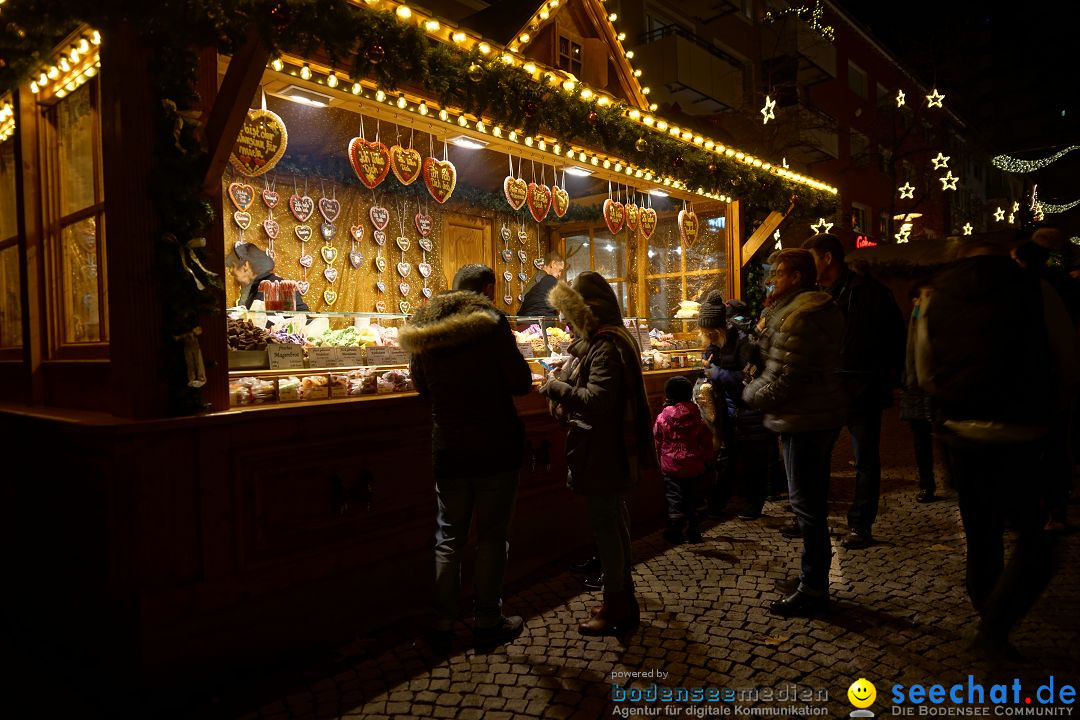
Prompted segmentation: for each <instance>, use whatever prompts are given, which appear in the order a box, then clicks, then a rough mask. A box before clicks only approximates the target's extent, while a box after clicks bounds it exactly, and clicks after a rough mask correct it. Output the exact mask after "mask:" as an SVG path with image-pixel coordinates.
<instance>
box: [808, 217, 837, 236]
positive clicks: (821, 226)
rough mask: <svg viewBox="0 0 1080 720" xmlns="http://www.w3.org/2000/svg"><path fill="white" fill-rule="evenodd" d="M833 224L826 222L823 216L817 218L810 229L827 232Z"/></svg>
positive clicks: (818, 232) (819, 232)
mask: <svg viewBox="0 0 1080 720" xmlns="http://www.w3.org/2000/svg"><path fill="white" fill-rule="evenodd" d="M832 227H833V224H832V223H831V222H828V221H827V220H826V219H825V218H818V221H817V222H816V223H815V224H813V225H811V226H810V229H811V230H813V231H814V232H816V233H817V234H819V235H820V234H822V233H827V232H829V231H830V230H832Z"/></svg>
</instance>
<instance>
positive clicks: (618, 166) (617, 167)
mask: <svg viewBox="0 0 1080 720" xmlns="http://www.w3.org/2000/svg"><path fill="white" fill-rule="evenodd" d="M615 172H622V163H615Z"/></svg>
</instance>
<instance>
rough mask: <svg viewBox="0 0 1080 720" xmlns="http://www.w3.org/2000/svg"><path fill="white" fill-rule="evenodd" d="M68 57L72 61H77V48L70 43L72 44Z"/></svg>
mask: <svg viewBox="0 0 1080 720" xmlns="http://www.w3.org/2000/svg"><path fill="white" fill-rule="evenodd" d="M68 58H69V59H70V60H71V62H73V63H77V62H79V48H77V47H75V46H74V45H72V46H71V52H70V53H68Z"/></svg>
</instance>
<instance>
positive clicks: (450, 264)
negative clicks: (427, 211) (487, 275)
mask: <svg viewBox="0 0 1080 720" xmlns="http://www.w3.org/2000/svg"><path fill="white" fill-rule="evenodd" d="M469 263H483V264H485V265H487V266H489V267H494V266H495V249H494V246H493V245H492V241H491V221H490V220H488V219H486V218H481V217H474V216H471V215H456V214H455V215H451V214H447V215H446V216H445V217H444V218H443V240H442V267H443V274H444V276H445V278H446V287H451V285H452V283H453V281H454V273H456V272H457V271H458V268H460V267H461V266H462V265H468V264H469Z"/></svg>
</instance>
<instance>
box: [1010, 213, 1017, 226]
mask: <svg viewBox="0 0 1080 720" xmlns="http://www.w3.org/2000/svg"><path fill="white" fill-rule="evenodd" d="M1015 222H1016V214H1015V213H1009V224H1010V225H1012V224H1014V223H1015Z"/></svg>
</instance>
